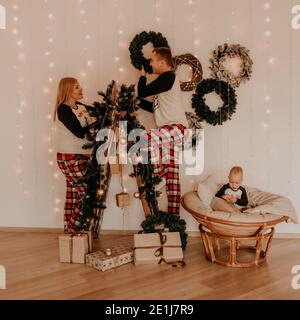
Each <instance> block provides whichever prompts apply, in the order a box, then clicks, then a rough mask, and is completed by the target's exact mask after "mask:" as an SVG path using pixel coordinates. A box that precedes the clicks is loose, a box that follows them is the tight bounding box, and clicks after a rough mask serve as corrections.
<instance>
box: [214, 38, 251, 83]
mask: <svg viewBox="0 0 300 320" xmlns="http://www.w3.org/2000/svg"><path fill="white" fill-rule="evenodd" d="M235 57H238V58H240V60H241V66H240V72H239V74H238V75H237V76H235V75H234V74H233V73H232V72H231V71H230V70H227V69H226V68H225V66H224V62H225V61H226V59H228V58H235ZM210 62H211V66H210V67H209V68H210V69H211V71H212V77H213V78H215V79H218V80H224V81H226V82H228V83H229V84H230V85H231V86H232V87H234V88H236V87H238V86H239V85H240V84H241V82H242V81H246V80H249V79H250V77H251V74H252V65H253V61H252V60H251V58H250V56H249V50H248V49H246V48H245V47H242V46H240V45H239V44H232V45H229V44H227V43H224V44H223V45H220V46H218V48H217V49H216V50H214V51H213V58H212V59H210Z"/></svg>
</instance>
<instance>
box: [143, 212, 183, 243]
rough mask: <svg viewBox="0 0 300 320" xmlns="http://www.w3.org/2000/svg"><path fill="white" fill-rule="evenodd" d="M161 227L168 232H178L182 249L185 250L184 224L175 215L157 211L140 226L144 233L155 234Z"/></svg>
mask: <svg viewBox="0 0 300 320" xmlns="http://www.w3.org/2000/svg"><path fill="white" fill-rule="evenodd" d="M161 225H163V227H164V228H168V229H169V231H170V232H175V231H178V232H179V233H180V238H181V244H182V248H183V249H185V247H186V244H187V233H186V232H185V230H186V222H185V221H184V220H183V219H180V218H179V216H177V215H175V214H170V213H168V212H163V211H159V212H158V213H155V214H153V215H151V216H149V217H147V218H146V219H145V220H144V221H143V222H142V224H141V226H142V228H143V231H144V232H145V233H151V232H156V231H157V230H158V229H157V227H158V226H161Z"/></svg>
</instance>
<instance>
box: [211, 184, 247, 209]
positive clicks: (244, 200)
mask: <svg viewBox="0 0 300 320" xmlns="http://www.w3.org/2000/svg"><path fill="white" fill-rule="evenodd" d="M226 189H231V187H230V185H229V183H227V184H224V185H223V187H222V188H221V189H220V190H219V191H218V192H217V193H216V197H218V198H222V196H224V195H225V191H226ZM231 190H232V189H231ZM238 190H241V191H242V195H241V198H240V199H238V200H237V201H236V202H235V204H237V205H238V206H241V207H245V206H246V205H247V204H248V196H247V192H246V190H245V188H243V187H241V186H240V187H239V189H238ZM232 191H234V190H232Z"/></svg>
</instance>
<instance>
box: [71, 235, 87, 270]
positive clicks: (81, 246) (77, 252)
mask: <svg viewBox="0 0 300 320" xmlns="http://www.w3.org/2000/svg"><path fill="white" fill-rule="evenodd" d="M72 239H73V249H72V262H73V263H83V264H84V263H85V256H86V254H87V253H88V252H89V240H88V235H87V234H85V233H79V234H75V235H74V237H73V238H72Z"/></svg>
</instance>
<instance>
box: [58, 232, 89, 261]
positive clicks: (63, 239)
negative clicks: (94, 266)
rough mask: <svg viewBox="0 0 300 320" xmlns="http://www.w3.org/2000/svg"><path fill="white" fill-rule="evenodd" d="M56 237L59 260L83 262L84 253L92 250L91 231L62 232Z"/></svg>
mask: <svg viewBox="0 0 300 320" xmlns="http://www.w3.org/2000/svg"><path fill="white" fill-rule="evenodd" d="M58 239H59V261H60V262H67V263H72V262H73V263H83V264H84V263H85V255H86V254H87V253H90V252H92V233H91V232H90V231H83V232H80V233H78V234H74V233H67V234H63V235H61V236H59V237H58Z"/></svg>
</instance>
